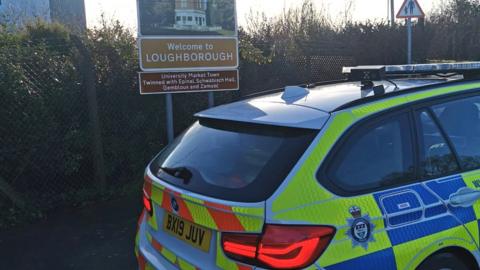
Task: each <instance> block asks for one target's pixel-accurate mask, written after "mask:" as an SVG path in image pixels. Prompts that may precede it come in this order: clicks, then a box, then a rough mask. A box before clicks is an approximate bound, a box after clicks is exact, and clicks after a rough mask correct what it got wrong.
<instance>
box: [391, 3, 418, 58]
mask: <svg viewBox="0 0 480 270" xmlns="http://www.w3.org/2000/svg"><path fill="white" fill-rule="evenodd" d="M424 17H425V13H424V12H423V10H422V8H421V7H420V4H419V3H418V1H417V0H405V1H404V2H403V4H402V6H401V8H400V10H399V11H398V13H397V18H398V19H406V24H407V64H412V19H413V18H424Z"/></svg>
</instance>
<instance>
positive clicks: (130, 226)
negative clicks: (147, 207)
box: [0, 197, 142, 270]
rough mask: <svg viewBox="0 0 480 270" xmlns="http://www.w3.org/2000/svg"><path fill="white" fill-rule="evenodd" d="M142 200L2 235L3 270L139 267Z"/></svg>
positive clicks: (96, 208)
mask: <svg viewBox="0 0 480 270" xmlns="http://www.w3.org/2000/svg"><path fill="white" fill-rule="evenodd" d="M141 207H142V206H141V201H140V198H138V197H132V198H124V199H121V200H117V201H111V202H106V203H102V204H99V205H92V206H88V207H86V208H84V209H80V210H75V211H71V212H62V213H58V215H56V216H54V217H50V218H49V219H48V220H47V221H45V222H42V223H40V224H35V225H29V226H25V227H22V228H17V229H14V230H9V231H6V232H0V268H1V269H12V270H13V269H14V270H17V269H18V270H22V269H28V270H32V269H35V270H42V269H48V270H52V269H89V270H90V269H136V261H135V256H134V251H133V250H134V238H135V230H136V223H137V219H138V216H139V215H140V211H141Z"/></svg>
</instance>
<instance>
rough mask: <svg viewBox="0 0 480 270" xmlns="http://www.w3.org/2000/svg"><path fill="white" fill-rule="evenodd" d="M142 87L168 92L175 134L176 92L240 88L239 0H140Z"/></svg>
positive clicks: (169, 123) (170, 132) (169, 117)
mask: <svg viewBox="0 0 480 270" xmlns="http://www.w3.org/2000/svg"><path fill="white" fill-rule="evenodd" d="M137 10H138V12H137V14H138V40H139V49H140V52H139V57H140V68H141V69H142V70H143V71H147V72H161V73H140V74H139V78H140V92H141V93H142V94H166V95H165V99H166V103H165V104H166V112H167V135H168V140H169V142H172V140H173V135H174V133H173V103H172V93H183V92H209V106H213V92H212V91H220V90H238V88H239V87H238V77H239V76H238V71H237V70H236V68H237V67H238V61H239V60H238V59H239V57H238V51H239V50H238V30H237V29H238V26H237V12H236V0H137Z"/></svg>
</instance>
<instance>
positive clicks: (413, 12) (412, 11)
mask: <svg viewBox="0 0 480 270" xmlns="http://www.w3.org/2000/svg"><path fill="white" fill-rule="evenodd" d="M423 17H425V12H423V10H422V7H421V6H420V4H419V3H418V1H417V0H405V1H404V2H403V4H402V7H401V8H400V10H399V11H398V13H397V18H399V19H408V18H423Z"/></svg>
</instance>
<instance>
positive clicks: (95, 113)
mask: <svg viewBox="0 0 480 270" xmlns="http://www.w3.org/2000/svg"><path fill="white" fill-rule="evenodd" d="M47 43H48V42H47ZM49 44H50V45H49ZM49 44H45V42H42V43H40V44H30V43H28V42H27V43H22V44H21V46H19V47H18V48H17V49H16V50H3V51H2V52H1V53H0V58H1V59H0V60H1V61H2V63H1V64H0V68H1V69H0V91H1V92H0V93H1V96H0V98H1V101H0V123H1V125H0V212H1V213H3V216H2V215H0V227H1V226H4V225H7V226H8V223H9V222H14V221H10V220H8V218H9V217H8V215H9V214H8V213H10V211H13V210H8V209H17V208H24V209H28V210H29V211H28V212H30V213H40V212H44V211H48V210H50V209H55V208H58V207H61V206H65V205H71V204H82V202H83V201H88V200H96V199H98V198H101V197H104V196H105V194H108V193H109V192H110V193H115V192H118V190H120V189H122V188H124V187H128V186H129V185H130V184H132V183H133V184H134V185H136V184H138V186H140V185H141V182H142V175H143V169H144V166H145V164H146V163H147V162H148V161H149V160H150V159H151V158H152V156H153V155H154V154H156V153H157V152H158V151H159V150H161V148H162V147H163V146H164V145H165V143H166V134H165V128H164V123H165V121H164V119H165V114H164V109H163V108H164V99H163V97H162V96H148V97H141V96H139V94H138V90H137V79H136V72H137V70H136V67H137V63H136V57H135V55H134V53H133V51H134V50H133V49H132V55H130V56H128V57H125V59H123V60H121V59H120V60H119V59H117V58H118V56H116V55H115V54H112V55H111V56H110V57H109V58H108V57H104V55H108V51H109V50H107V49H108V48H107V49H105V48H103V47H102V48H101V49H99V48H97V47H93V46H90V47H88V48H87V47H85V48H83V49H82V48H79V44H78V43H75V42H72V40H70V42H68V43H65V42H62V41H61V40H55V39H52V40H50V43H49ZM52 44H53V45H52ZM110 49H111V51H112V52H114V51H115V50H114V49H115V48H110ZM85 50H86V51H85ZM106 50H107V52H106ZM90 57H91V60H92V61H91V62H90V61H87V60H88V59H89V58H90ZM86 59H87V60H86ZM115 61H116V62H115ZM354 63H355V61H354V59H353V58H352V57H345V56H301V57H293V58H281V57H280V58H276V59H275V60H274V61H273V63H271V64H269V65H263V66H258V65H254V64H251V63H246V64H243V65H242V68H241V71H240V72H241V74H242V79H241V88H242V89H241V91H240V92H235V93H216V94H215V97H216V103H217V104H219V103H225V102H230V101H234V100H236V99H238V98H239V97H241V95H246V94H250V93H253V92H257V91H262V90H266V89H271V88H275V87H283V86H285V85H287V84H301V83H305V82H316V81H324V80H333V79H339V78H341V75H340V71H341V68H342V67H343V66H346V65H353V64H354ZM115 65H116V66H115ZM112 66H113V67H112ZM105 67H108V68H106V69H105ZM92 87H93V91H94V92H93V96H92V95H91V94H92V92H91V91H92ZM89 93H90V94H89ZM207 100H208V99H207V96H206V94H179V95H176V96H175V97H174V107H175V115H174V117H175V123H176V125H175V130H176V134H178V133H179V132H181V131H182V130H183V129H184V128H186V127H187V126H188V125H189V124H190V123H191V122H192V121H193V117H192V115H193V114H194V113H195V112H197V111H200V110H202V109H205V108H206V107H207V104H208V102H207ZM99 158H101V159H102V161H101V162H99ZM32 209H34V210H35V211H31V210H32Z"/></svg>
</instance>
